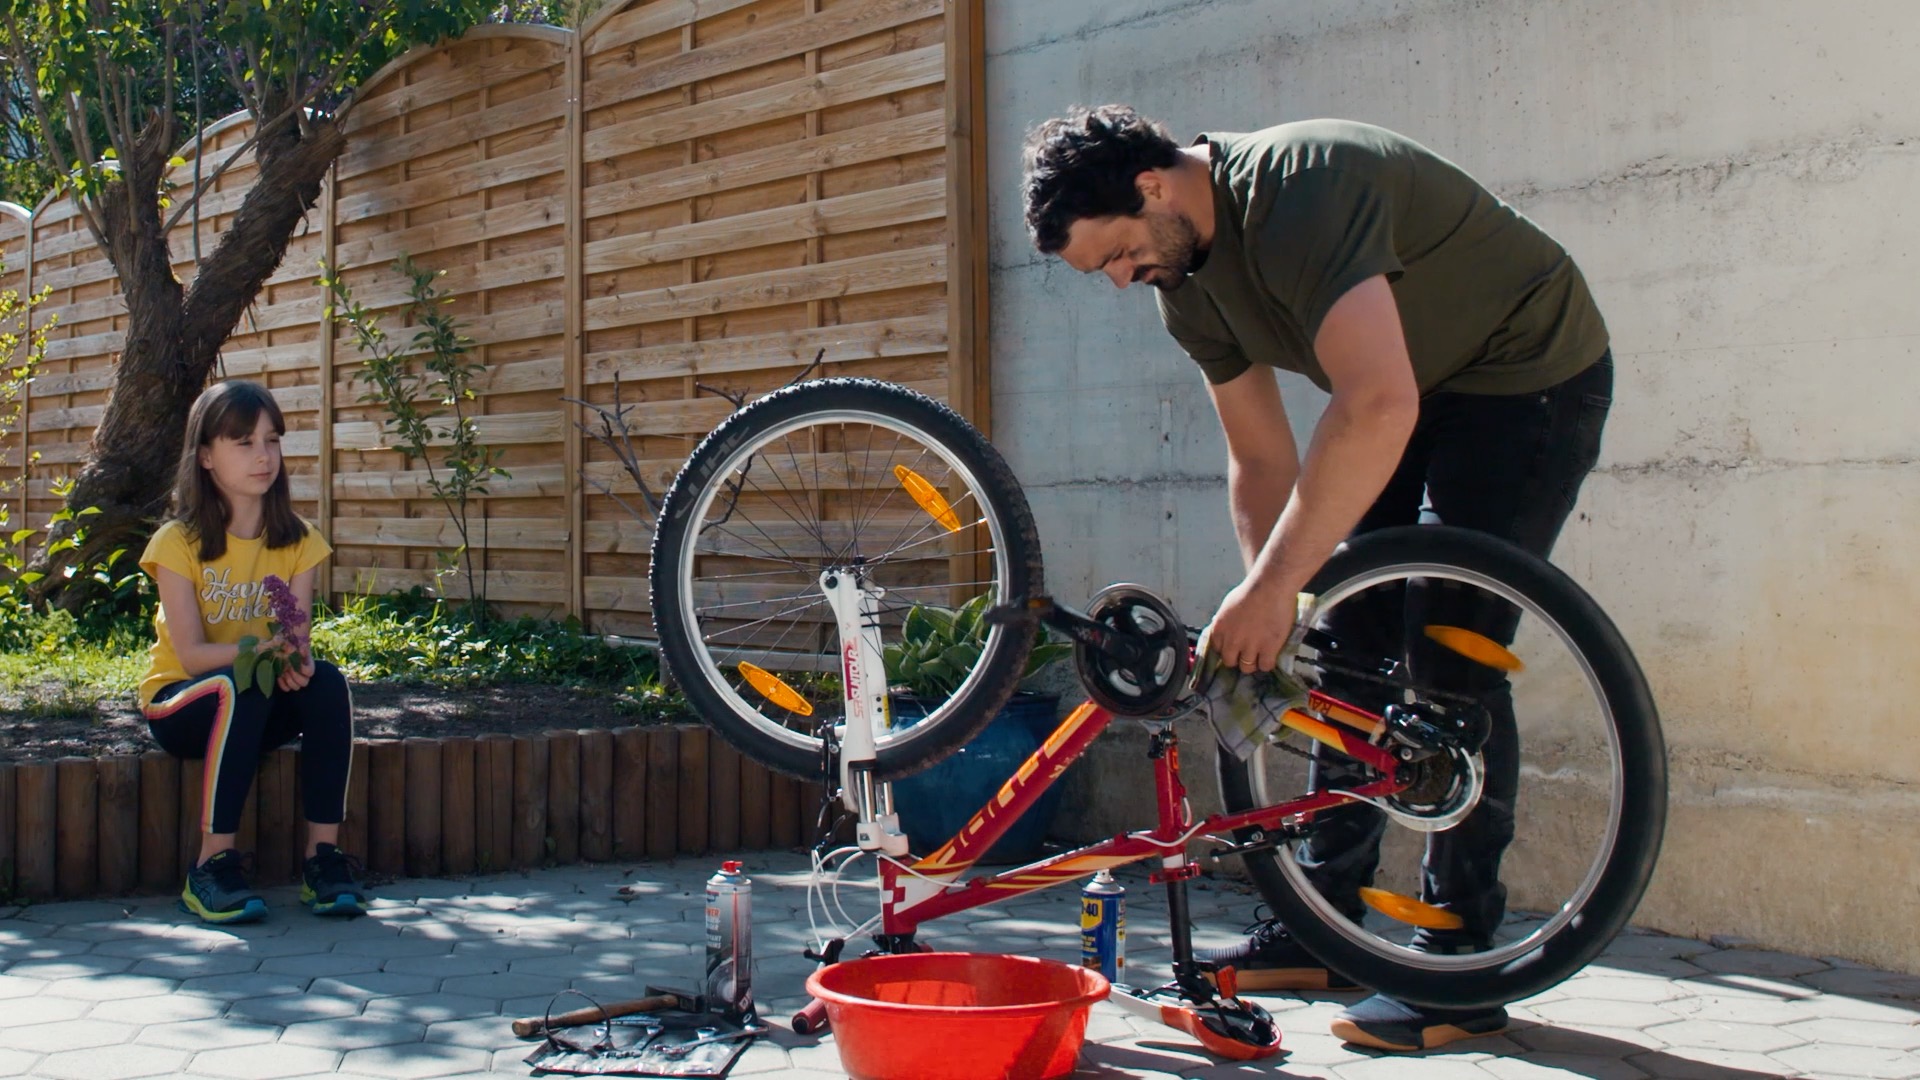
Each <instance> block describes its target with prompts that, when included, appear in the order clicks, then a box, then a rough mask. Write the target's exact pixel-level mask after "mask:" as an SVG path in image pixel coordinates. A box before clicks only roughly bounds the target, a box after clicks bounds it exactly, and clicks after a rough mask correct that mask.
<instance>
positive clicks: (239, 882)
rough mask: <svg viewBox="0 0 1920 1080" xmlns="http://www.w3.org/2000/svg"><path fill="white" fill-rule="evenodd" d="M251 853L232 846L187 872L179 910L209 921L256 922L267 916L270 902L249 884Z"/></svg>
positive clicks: (221, 922)
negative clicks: (248, 868)
mask: <svg viewBox="0 0 1920 1080" xmlns="http://www.w3.org/2000/svg"><path fill="white" fill-rule="evenodd" d="M249 859H250V856H246V855H242V854H240V853H239V852H237V851H234V850H232V849H231V848H229V849H228V850H226V851H223V852H221V853H220V854H218V855H215V856H214V857H213V858H211V859H208V860H207V861H206V862H203V863H201V864H200V865H199V866H196V867H194V868H193V869H191V870H188V871H187V883H186V885H185V887H183V888H182V889H181V890H180V910H181V911H184V912H187V913H188V914H190V915H198V916H200V921H202V922H209V923H219V924H226V923H244V922H257V921H258V920H260V919H264V918H266V917H267V902H266V901H265V900H263V899H261V897H260V894H259V893H256V892H254V891H253V888H252V887H251V886H249V885H248V884H247V862H248V860H249Z"/></svg>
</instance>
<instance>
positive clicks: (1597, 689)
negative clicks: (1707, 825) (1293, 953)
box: [1243, 563, 1626, 971]
mask: <svg viewBox="0 0 1920 1080" xmlns="http://www.w3.org/2000/svg"><path fill="white" fill-rule="evenodd" d="M1409 578H1439V579H1442V580H1447V581H1458V582H1461V583H1463V584H1468V585H1473V586H1477V587H1479V588H1482V589H1485V590H1487V591H1488V592H1491V593H1493V594H1495V595H1497V596H1499V597H1500V598H1501V599H1503V600H1506V601H1507V602H1508V603H1511V604H1513V605H1514V606H1515V607H1518V608H1520V609H1521V611H1522V613H1523V617H1524V616H1528V615H1530V616H1532V617H1533V618H1536V619H1538V620H1540V622H1541V623H1542V624H1543V625H1545V626H1546V627H1548V628H1549V629H1551V630H1552V632H1553V635H1554V636H1555V637H1556V638H1557V639H1558V640H1559V641H1560V643H1561V645H1563V646H1564V647H1565V648H1566V650H1567V652H1568V653H1569V654H1570V655H1572V656H1573V657H1574V659H1575V660H1576V661H1577V662H1578V663H1579V667H1580V671H1581V673H1582V674H1583V675H1585V677H1586V681H1587V687H1588V689H1589V690H1591V691H1592V696H1593V699H1594V701H1595V702H1597V703H1598V704H1599V707H1600V713H1601V716H1602V718H1603V720H1604V721H1605V722H1604V724H1603V725H1602V726H1603V728H1604V729H1605V732H1606V742H1607V750H1608V753H1609V754H1610V756H1611V759H1612V763H1613V772H1612V776H1611V778H1610V783H1609V789H1610V790H1609V792H1608V804H1607V825H1606V830H1605V832H1604V833H1603V834H1602V838H1601V844H1600V847H1599V850H1598V851H1597V852H1596V854H1595V858H1594V861H1593V864H1592V865H1591V866H1589V867H1588V868H1587V874H1586V877H1585V878H1584V879H1583V880H1582V881H1581V883H1580V886H1579V888H1577V889H1575V890H1574V892H1573V895H1572V896H1570V897H1568V898H1567V899H1566V900H1565V901H1563V902H1562V903H1561V905H1560V907H1559V908H1558V910H1556V911H1554V912H1553V913H1552V914H1551V916H1550V917H1549V918H1548V919H1547V920H1546V921H1545V922H1543V923H1542V924H1541V925H1540V926H1539V927H1537V928H1536V929H1534V930H1533V931H1532V932H1531V933H1529V934H1527V935H1526V936H1525V937H1522V938H1519V939H1517V940H1514V941H1511V942H1507V943H1505V944H1501V945H1497V946H1495V947H1494V948H1493V949H1491V950H1488V951H1487V952H1479V953H1469V954H1466V955H1461V956H1453V955H1444V954H1438V953H1427V952H1422V951H1420V950H1418V949H1414V948H1411V947H1409V946H1406V945H1400V944H1397V943H1395V942H1391V941H1387V940H1385V939H1383V938H1381V937H1379V936H1378V935H1376V934H1372V933H1369V932H1367V931H1366V930H1365V929H1364V928H1363V927H1360V926H1357V925H1355V924H1354V923H1353V922H1352V921H1351V920H1349V919H1348V918H1347V917H1346V916H1345V915H1342V914H1341V913H1340V912H1339V911H1337V910H1336V909H1335V908H1334V907H1333V906H1332V905H1331V904H1329V903H1328V902H1327V901H1326V899H1325V898H1324V897H1322V896H1321V895H1320V892H1319V890H1317V889H1315V888H1314V887H1313V886H1312V885H1311V884H1309V883H1308V881H1307V879H1306V875H1305V874H1304V873H1303V872H1302V871H1301V869H1300V866H1299V863H1298V862H1297V861H1296V860H1295V859H1294V858H1293V851H1294V845H1292V844H1289V845H1286V846H1284V847H1282V848H1281V849H1279V850H1278V851H1276V852H1275V853H1274V855H1273V862H1274V865H1275V866H1277V867H1279V869H1280V872H1281V873H1282V874H1285V875H1286V877H1287V880H1288V883H1289V884H1290V885H1291V886H1292V887H1293V891H1294V892H1295V894H1297V895H1298V896H1299V897H1300V898H1301V899H1302V900H1303V901H1304V902H1306V903H1307V904H1308V905H1309V906H1311V907H1312V908H1313V909H1314V912H1315V913H1316V914H1317V915H1319V916H1320V921H1321V922H1323V923H1324V924H1326V925H1327V926H1329V927H1332V928H1333V929H1334V930H1335V932H1337V933H1339V934H1340V936H1341V937H1343V938H1345V939H1347V940H1348V941H1351V942H1353V943H1354V944H1356V945H1359V946H1360V947H1362V948H1364V949H1366V950H1367V951H1368V952H1371V953H1373V954H1375V955H1377V956H1382V957H1386V958H1387V959H1390V960H1392V961H1393V962H1395V963H1397V964H1402V965H1405V966H1407V967H1416V968H1423V969H1426V970H1430V971H1453V970H1459V969H1461V968H1481V967H1487V966H1489V965H1499V964H1505V963H1509V962H1511V961H1513V960H1515V959H1518V958H1519V957H1521V956H1523V955H1525V954H1527V953H1530V952H1533V951H1534V950H1536V949H1538V948H1539V947H1540V946H1541V944H1542V943H1543V942H1545V941H1547V940H1548V939H1550V938H1552V937H1554V936H1555V935H1557V934H1559V933H1560V931H1561V930H1562V929H1564V928H1565V927H1566V926H1567V925H1568V924H1569V923H1571V922H1572V921H1573V919H1574V917H1575V916H1576V915H1578V914H1579V912H1580V910H1581V908H1583V907H1585V905H1586V902H1587V900H1588V899H1589V898H1591V897H1592V896H1593V893H1594V890H1595V889H1597V888H1598V887H1599V885H1600V878H1601V876H1602V875H1603V874H1604V873H1605V872H1606V866H1607V860H1608V859H1609V857H1611V855H1612V854H1613V850H1614V845H1615V844H1617V843H1618V842H1619V838H1620V822H1621V817H1622V814H1623V813H1624V811H1625V802H1626V799H1625V796H1626V781H1625V776H1624V771H1625V764H1624V759H1623V757H1622V754H1621V748H1620V734H1619V731H1618V728H1617V726H1616V725H1615V724H1614V717H1613V706H1612V704H1611V703H1610V702H1609V701H1607V699H1606V695H1605V694H1604V693H1602V692H1601V686H1600V680H1599V678H1598V677H1597V676H1596V675H1595V674H1594V671H1593V666H1592V665H1591V664H1590V663H1588V662H1587V657H1586V655H1585V654H1584V653H1582V652H1581V651H1580V650H1579V648H1577V647H1576V646H1575V645H1574V642H1573V637H1572V635H1571V634H1569V633H1568V632H1567V630H1566V628H1565V627H1563V626H1561V625H1560V623H1559V621H1558V620H1556V619H1554V618H1553V617H1551V616H1549V615H1548V614H1547V613H1546V611H1545V610H1544V609H1542V608H1541V607H1540V605H1539V604H1537V603H1535V602H1534V601H1533V599H1532V598H1531V597H1528V596H1526V595H1524V594H1522V593H1520V592H1517V591H1516V590H1514V589H1513V587H1512V586H1510V585H1507V584H1506V583H1505V582H1502V581H1498V580H1495V579H1494V578H1491V577H1488V576H1487V575H1485V574H1481V573H1477V572H1475V571H1472V570H1467V569H1463V568H1461V567H1458V566H1447V565H1441V564H1437V563H1397V564H1394V565H1392V566H1386V567H1382V568H1380V569H1378V570H1375V571H1372V572H1371V573H1368V574H1366V575H1364V576H1361V577H1356V578H1354V579H1352V580H1350V581H1347V582H1344V583H1342V584H1341V585H1340V586H1339V587H1338V588H1337V589H1335V590H1333V591H1332V592H1330V593H1326V594H1323V595H1321V596H1320V597H1318V598H1317V599H1316V601H1315V603H1314V607H1313V611H1312V612H1311V613H1310V614H1309V615H1308V617H1307V618H1306V619H1305V620H1303V622H1304V623H1306V624H1311V623H1312V622H1314V621H1315V620H1317V619H1319V618H1320V617H1321V615H1322V614H1323V613H1324V612H1325V611H1326V610H1327V609H1329V608H1331V607H1333V606H1334V605H1336V604H1338V603H1340V602H1341V601H1343V600H1345V599H1346V598H1347V597H1350V596H1352V595H1354V594H1355V593H1359V592H1363V591H1365V590H1367V589H1370V588H1373V587H1374V586H1376V585H1382V584H1385V583H1387V582H1391V581H1398V580H1405V579H1409ZM1243 767H1244V768H1246V769H1247V770H1249V772H1248V777H1249V779H1250V780H1251V782H1252V783H1251V787H1252V789H1253V796H1254V805H1255V806H1272V805H1275V803H1276V802H1277V801H1279V800H1276V799H1274V798H1273V797H1272V795H1271V794H1270V793H1269V792H1268V790H1267V773H1266V745H1265V744H1261V745H1259V746H1256V747H1255V748H1254V753H1253V754H1252V755H1251V756H1249V757H1248V759H1247V761H1246V762H1245V764H1244V766H1243ZM1387 820H1388V824H1389V826H1391V825H1392V823H1393V818H1391V817H1389V818H1388V819H1387ZM1296 843H1297V842H1296ZM1282 852H1284V853H1285V854H1282Z"/></svg>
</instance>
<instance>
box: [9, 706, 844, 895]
mask: <svg viewBox="0 0 1920 1080" xmlns="http://www.w3.org/2000/svg"><path fill="white" fill-rule="evenodd" d="M200 783H201V763H200V762H199V761H181V760H179V759H177V758H174V757H171V756H169V755H167V754H164V753H161V752H160V751H157V750H156V751H150V752H148V753H146V754H143V755H140V756H137V757H135V756H119V757H106V758H62V759H60V760H59V761H36V762H24V763H19V764H14V763H0V897H12V898H25V899H48V898H54V897H59V898H77V897H83V896H94V895H102V894H106V895H123V894H128V893H134V892H148V893H165V892H171V891H175V890H178V889H179V888H180V883H181V880H182V877H183V875H184V873H185V871H186V868H187V867H188V866H190V865H191V864H192V860H193V859H194V858H195V856H196V855H197V853H198V852H199V849H200V836H201V832H200V823H199V817H200V811H201V794H200V792H201V788H200ZM820 796H821V788H820V786H819V785H818V784H812V783H806V782H803V781H798V780H794V779H793V778H791V777H787V776H783V775H781V774H779V773H774V772H770V771H768V770H767V769H765V768H763V767H762V766H760V765H758V764H756V763H755V762H753V761H752V760H750V759H747V758H745V757H742V756H741V755H740V754H739V753H738V752H737V751H735V750H734V749H733V748H732V747H731V746H728V745H727V744H726V743H725V742H723V741H721V740H719V739H716V738H710V737H709V736H708V733H707V731H706V729H705V728H700V727H660V728H637V727H627V728H619V729H615V730H611V731H609V730H605V729H597V730H586V731H571V730H556V731H549V732H546V733H544V734H540V735H531V736H527V735H520V736H506V735H484V736H481V737H479V738H444V739H418V738H416V739H406V740H404V741H394V740H389V741H384V742H368V741H366V740H357V741H356V742H355V743H354V751H353V774H352V781H351V784H350V785H349V790H348V798H347V816H346V820H345V822H344V823H343V825H342V827H341V847H342V848H343V849H344V850H346V851H348V852H351V853H354V854H356V855H360V856H362V857H364V858H365V860H366V863H367V868H368V870H369V871H371V872H373V873H374V874H379V875H394V876H399V875H402V874H406V875H415V876H449V877H460V876H464V875H469V874H474V873H487V872H495V871H501V870H513V869H524V868H528V867H535V866H543V865H547V864H549V863H576V862H580V861H582V860H586V861H590V862H604V861H609V860H617V859H632V860H638V859H664V858H670V857H673V856H675V855H691V854H699V853H703V852H722V851H754V850H764V849H772V848H794V847H798V846H800V845H801V844H802V843H810V842H812V840H813V832H814V823H815V819H816V815H817V813H818V811H819V807H820ZM305 820H306V815H305V811H304V810H303V809H302V804H301V797H300V768H299V755H298V753H297V752H296V751H294V750H292V749H282V750H277V751H274V752H273V753H271V754H269V755H267V756H266V757H265V758H264V759H263V760H262V762H261V765H260V772H259V775H258V777H257V778H256V780H255V782H254V785H253V788H252V790H251V791H250V792H249V793H248V796H247V805H246V810H245V811H244V813H243V815H242V817H241V824H240V833H239V837H238V843H239V847H240V849H241V850H242V851H252V852H254V853H255V855H256V860H257V869H256V873H255V875H254V879H253V880H254V882H255V884H259V885H275V884H284V883H288V882H297V881H298V880H299V879H300V864H301V858H302V854H303V852H304V851H305V845H306V826H305V824H304V822H305Z"/></svg>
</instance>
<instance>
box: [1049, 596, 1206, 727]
mask: <svg viewBox="0 0 1920 1080" xmlns="http://www.w3.org/2000/svg"><path fill="white" fill-rule="evenodd" d="M1087 615H1088V617H1089V618H1091V619H1092V620H1093V621H1095V622H1097V623H1100V624H1101V625H1103V626H1106V627H1108V628H1109V629H1111V630H1113V631H1115V632H1116V633H1118V634H1120V635H1122V636H1124V637H1126V638H1129V639H1131V640H1133V641H1135V642H1137V643H1139V645H1140V652H1139V659H1138V660H1135V661H1133V662H1127V661H1123V660H1121V659H1119V658H1117V657H1114V656H1111V655H1109V654H1107V653H1105V652H1103V651H1101V650H1100V649H1098V648H1095V647H1093V646H1091V645H1087V644H1084V643H1076V644H1075V645H1074V648H1073V664H1074V668H1075V670H1077V671H1078V672H1079V675H1080V682H1081V685H1082V686H1084V687H1085V688H1086V691H1087V696H1088V697H1090V698H1092V699H1093V701H1094V704H1096V705H1099V706H1100V707H1101V708H1103V709H1106V710H1107V711H1108V712H1111V713H1114V714H1115V715H1117V716H1135V717H1151V716H1155V715H1157V714H1159V713H1161V712H1163V711H1165V710H1167V709H1168V708H1170V707H1171V706H1173V704H1174V703H1175V702H1176V701H1178V700H1179V699H1180V696H1181V694H1182V693H1183V692H1184V691H1185V689H1186V681H1187V674H1188V671H1189V668H1190V667H1191V664H1192V650H1191V648H1190V643H1189V641H1188V636H1187V628H1186V625H1185V624H1183V623H1182V622H1181V621H1180V617H1179V616H1178V615H1176V614H1175V613H1174V610H1173V608H1172V606H1171V605H1169V604H1168V603H1167V602H1166V601H1165V600H1162V599H1161V598H1160V597H1158V596H1156V595H1154V594H1153V593H1152V592H1150V591H1148V590H1147V589H1145V588H1144V587H1142V586H1139V585H1127V584H1121V585H1109V586H1108V587H1107V588H1105V589H1102V590H1100V592H1099V593H1097V594H1096V595H1095V596H1094V598H1093V600H1092V601H1091V602H1090V603H1089V604H1088V608H1087Z"/></svg>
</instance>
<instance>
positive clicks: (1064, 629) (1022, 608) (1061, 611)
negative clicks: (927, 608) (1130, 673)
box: [981, 596, 1140, 664]
mask: <svg viewBox="0 0 1920 1080" xmlns="http://www.w3.org/2000/svg"><path fill="white" fill-rule="evenodd" d="M981 618H982V619H984V620H986V621H987V622H988V623H992V624H998V625H1001V626H1018V625H1022V624H1027V625H1031V624H1033V623H1043V624H1045V625H1047V626H1051V627H1053V628H1054V629H1055V630H1058V631H1060V632H1061V633H1063V634H1065V635H1067V636H1068V637H1069V638H1072V639H1073V640H1074V641H1075V642H1077V643H1079V644H1081V645H1085V646H1087V647H1088V648H1092V649H1098V650H1100V651H1101V652H1103V653H1105V654H1107V655H1108V656H1111V657H1113V658H1114V659H1115V660H1118V661H1120V662H1122V663H1126V664H1131V663H1136V662H1138V661H1139V659H1140V642H1139V640H1138V639H1136V638H1134V637H1132V636H1131V635H1128V634H1122V633H1119V632H1117V631H1115V630H1114V629H1113V628H1112V627H1110V626H1105V625H1103V624H1101V623H1098V622H1095V621H1094V620H1092V619H1090V618H1088V617H1087V616H1085V615H1083V614H1081V613H1080V612H1078V611H1075V610H1073V609H1072V608H1070V607H1067V606H1065V605H1063V604H1057V603H1055V602H1054V601H1053V598H1052V597H1048V596H1036V597H1032V598H1030V599H1028V600H1026V601H1024V602H1015V603H1012V604H1003V605H1001V606H1000V607H994V608H988V609H987V611H986V614H984V615H982V616H981Z"/></svg>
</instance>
